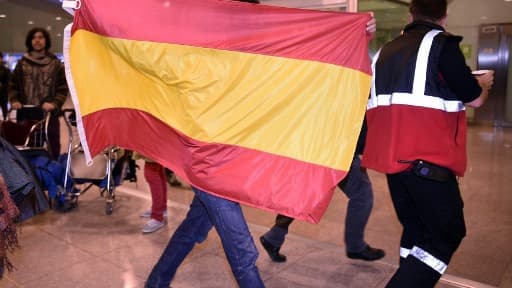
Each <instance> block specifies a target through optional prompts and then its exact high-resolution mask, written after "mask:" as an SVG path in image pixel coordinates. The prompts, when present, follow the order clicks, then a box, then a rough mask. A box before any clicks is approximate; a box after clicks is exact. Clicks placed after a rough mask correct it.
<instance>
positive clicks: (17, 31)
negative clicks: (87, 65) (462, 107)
mask: <svg viewBox="0 0 512 288" xmlns="http://www.w3.org/2000/svg"><path fill="white" fill-rule="evenodd" d="M125 1H129V0H125ZM346 1H347V0H262V4H269V5H277V6H288V7H301V8H310V9H321V8H324V9H335V10H339V9H340V7H343V6H344V5H345V4H344V3H346ZM409 1H410V0H359V8H360V9H362V10H365V11H368V10H370V11H374V12H375V14H376V17H377V25H378V27H379V28H381V29H386V28H392V27H394V28H395V29H399V28H400V27H402V26H403V25H404V24H406V23H407V3H408V2H409ZM59 2H60V1H59V0H0V15H1V14H5V15H6V17H5V18H0V35H1V37H0V51H6V52H12V51H17V52H22V51H24V50H25V47H24V42H25V34H26V32H27V31H28V30H29V29H30V28H31V27H34V26H42V27H46V28H48V27H49V28H50V32H51V35H52V40H53V44H54V45H53V46H54V47H53V48H54V49H53V50H54V51H60V50H61V47H62V40H61V39H62V37H61V36H58V34H61V33H62V30H63V28H64V26H65V25H66V24H67V23H69V22H71V21H72V19H71V17H70V16H69V15H68V14H67V13H65V12H64V11H63V10H62V9H61V8H60V3H59ZM449 2H451V3H450V5H449V7H448V9H449V12H448V13H449V18H448V30H449V29H450V27H468V26H469V27H472V26H478V25H479V24H486V23H505V22H507V23H511V22H512V1H510V2H507V1H505V0H452V1H449ZM57 16H59V17H61V18H62V19H61V20H60V21H58V20H56V19H55V18H56V17H57ZM28 21H33V24H28Z"/></svg>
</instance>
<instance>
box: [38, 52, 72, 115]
mask: <svg viewBox="0 0 512 288" xmlns="http://www.w3.org/2000/svg"><path fill="white" fill-rule="evenodd" d="M57 61H58V60H57ZM55 74H56V80H55V95H54V96H53V98H47V99H44V100H43V103H42V105H41V108H42V109H43V110H44V111H47V112H48V111H53V110H55V109H60V108H61V107H62V105H63V104H64V101H66V98H67V96H68V84H67V81H66V73H65V70H64V65H62V64H61V63H60V61H59V67H58V68H57V71H56V73H55Z"/></svg>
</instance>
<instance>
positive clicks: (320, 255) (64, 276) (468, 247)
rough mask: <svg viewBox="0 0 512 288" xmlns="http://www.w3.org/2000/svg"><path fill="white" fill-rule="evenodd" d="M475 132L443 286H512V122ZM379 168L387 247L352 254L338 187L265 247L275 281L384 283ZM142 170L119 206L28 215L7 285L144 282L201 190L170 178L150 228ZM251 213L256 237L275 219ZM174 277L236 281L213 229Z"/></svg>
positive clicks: (374, 222) (393, 232)
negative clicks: (321, 211)
mask: <svg viewBox="0 0 512 288" xmlns="http://www.w3.org/2000/svg"><path fill="white" fill-rule="evenodd" d="M468 140H469V142H470V147H469V150H468V153H469V166H468V173H467V175H466V177H464V178H462V179H461V180H460V183H461V189H462V193H463V197H464V200H465V205H466V206H465V213H466V221H467V226H468V235H467V237H466V239H465V240H464V241H463V243H462V245H461V247H460V249H459V250H458V251H457V253H456V255H455V257H454V259H453V261H452V263H451V265H450V266H449V268H448V271H447V274H446V275H445V276H444V277H443V279H442V281H441V282H440V283H439V284H438V285H437V286H436V287H438V288H446V287H493V286H494V287H512V266H511V263H512V248H511V247H510V246H511V244H510V243H512V209H511V203H512V201H511V200H512V189H511V188H510V186H509V185H508V183H507V180H509V178H510V177H512V130H511V129H509V130H503V129H498V128H492V127H470V130H469V135H468ZM370 177H371V179H372V183H373V185H374V190H375V207H374V210H373V213H372V216H371V218H370V222H369V223H368V227H367V232H366V238H367V240H368V242H369V243H370V244H371V245H372V246H376V247H380V248H384V249H385V250H386V252H387V256H386V257H385V258H384V259H383V260H381V261H376V262H362V261H356V260H350V259H348V258H346V257H345V255H344V249H343V241H342V233H343V229H344V224H343V223H344V215H345V208H346V199H345V198H344V196H343V194H342V193H336V194H335V196H334V198H333V200H332V202H331V205H330V207H329V209H328V211H327V213H326V214H325V215H324V217H323V218H322V221H321V222H320V223H319V224H316V225H312V224H309V223H305V222H300V221H297V222H296V223H294V224H293V225H292V226H291V228H290V235H289V237H288V238H287V241H286V243H285V245H284V246H283V249H282V252H283V253H284V254H286V255H287V256H288V261H287V262H286V263H284V264H278V263H272V262H271V261H270V260H269V259H268V257H267V255H266V254H265V252H264V251H262V250H260V257H259V259H258V263H257V264H258V267H259V268H260V271H261V274H262V277H263V279H264V281H265V284H266V286H267V287H276V288H277V287H279V288H281V287H365V288H366V287H369V288H372V287H384V285H385V283H386V281H387V280H388V279H389V277H390V276H391V275H392V273H393V271H394V269H395V268H396V263H397V260H398V256H397V255H398V238H399V234H400V226H399V224H398V222H397V220H396V217H395V215H394V212H393V209H392V206H391V202H390V199H389V195H388V193H387V187H386V185H385V180H384V177H383V176H382V175H380V174H378V173H373V172H372V173H371V174H370ZM142 179H143V178H142V174H139V182H138V183H137V184H135V183H128V182H125V183H124V184H123V185H122V186H121V187H119V188H118V191H117V195H116V201H115V203H114V212H113V214H112V215H110V216H106V215H105V214H104V210H105V200H104V199H103V198H101V197H100V195H99V192H98V191H97V190H93V191H90V192H87V193H86V194H84V195H83V196H82V197H81V198H80V202H79V207H78V208H77V209H76V210H74V211H72V212H69V213H65V214H61V213H57V212H54V211H50V212H47V213H45V214H42V215H39V216H37V217H35V218H33V219H31V220H29V221H26V222H24V223H23V225H22V226H21V234H20V238H21V245H22V247H21V249H19V250H16V251H15V253H14V254H13V255H11V260H12V262H13V263H14V265H15V266H16V268H17V269H16V270H15V271H14V272H13V273H10V274H6V276H5V278H4V279H3V280H0V287H26V288H32V287H34V288H35V287H38V288H40V287H98V288H103V287H109V288H110V287H124V288H130V287H142V285H143V282H144V280H145V278H146V277H147V275H148V273H149V271H150V269H151V267H152V265H153V264H154V263H155V262H156V260H157V258H158V256H159V255H160V253H161V251H162V250H163V248H164V247H165V245H166V243H167V241H168V239H169V236H170V235H171V234H172V232H173V231H174V229H175V228H176V227H177V225H178V224H179V223H180V221H181V220H182V219H183V217H184V216H185V213H186V211H187V209H188V204H189V203H190V200H191V199H192V193H191V191H190V190H188V189H178V188H174V187H171V188H170V191H169V195H168V198H169V209H168V210H169V224H168V227H166V228H164V229H162V230H160V231H158V232H156V233H154V234H149V235H143V234H141V232H140V230H141V228H142V225H143V224H144V220H143V219H141V218H139V217H138V214H139V213H140V212H142V211H144V210H145V209H147V208H148V206H149V203H150V202H149V193H148V188H147V186H146V184H145V183H144V182H143V180H142ZM244 213H245V215H246V218H247V220H248V222H249V227H250V230H251V232H252V234H253V236H254V238H255V239H257V237H258V236H259V235H261V234H262V233H264V232H265V231H266V229H267V228H268V227H270V226H272V223H273V219H274V215H273V214H272V213H269V212H266V211H261V210H257V209H254V208H250V207H244ZM256 245H257V247H258V249H262V248H261V247H260V245H259V243H257V244H256ZM172 285H173V287H174V288H181V287H194V288H195V287H236V284H235V282H234V281H233V279H232V276H231V272H230V270H229V265H228V264H227V261H226V260H225V257H224V254H223V251H222V248H221V246H220V243H219V239H218V236H217V235H216V233H215V232H214V231H213V232H212V233H210V235H209V237H208V239H207V241H205V243H203V244H201V245H198V246H197V247H196V248H195V249H194V250H193V251H192V253H191V255H189V257H187V259H186V261H185V262H184V264H183V265H182V266H181V267H180V270H179V271H178V273H177V275H176V278H175V279H174V281H173V283H172Z"/></svg>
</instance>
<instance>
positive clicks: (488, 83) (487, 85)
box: [466, 71, 494, 108]
mask: <svg viewBox="0 0 512 288" xmlns="http://www.w3.org/2000/svg"><path fill="white" fill-rule="evenodd" d="M475 78H476V80H477V81H478V85H480V87H481V88H482V93H480V95H479V96H478V98H476V99H475V100H473V101H471V102H468V103H466V105H468V106H470V107H473V108H478V107H480V106H482V105H483V104H484V103H485V101H486V100H487V98H488V97H489V90H491V88H492V84H494V71H489V72H488V73H485V74H483V75H479V76H475Z"/></svg>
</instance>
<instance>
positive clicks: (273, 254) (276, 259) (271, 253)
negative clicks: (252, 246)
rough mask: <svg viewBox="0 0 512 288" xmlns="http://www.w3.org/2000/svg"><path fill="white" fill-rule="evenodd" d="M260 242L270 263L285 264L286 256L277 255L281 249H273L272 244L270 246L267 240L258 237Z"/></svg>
mask: <svg viewBox="0 0 512 288" xmlns="http://www.w3.org/2000/svg"><path fill="white" fill-rule="evenodd" d="M260 242H261V245H262V246H263V248H265V251H267V253H268V256H269V257H270V259H272V261H274V262H286V256H284V255H283V254H281V253H279V249H281V247H274V246H273V245H272V244H270V243H269V242H268V241H267V240H265V237H263V236H261V237H260Z"/></svg>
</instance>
